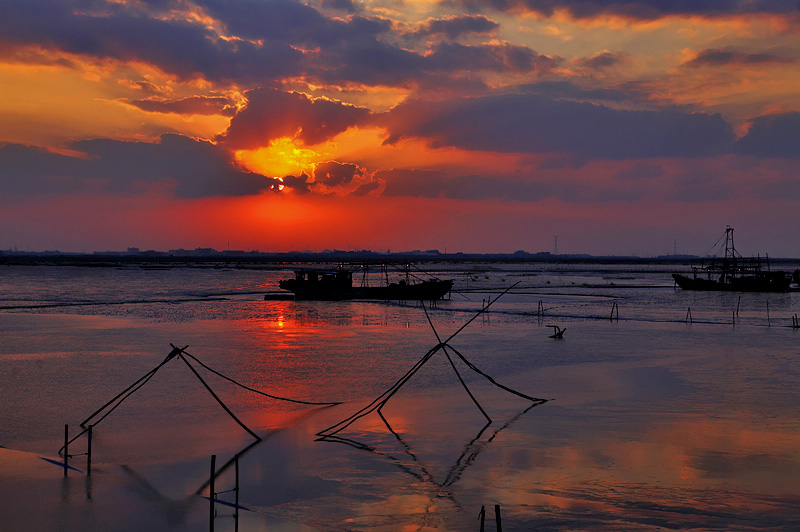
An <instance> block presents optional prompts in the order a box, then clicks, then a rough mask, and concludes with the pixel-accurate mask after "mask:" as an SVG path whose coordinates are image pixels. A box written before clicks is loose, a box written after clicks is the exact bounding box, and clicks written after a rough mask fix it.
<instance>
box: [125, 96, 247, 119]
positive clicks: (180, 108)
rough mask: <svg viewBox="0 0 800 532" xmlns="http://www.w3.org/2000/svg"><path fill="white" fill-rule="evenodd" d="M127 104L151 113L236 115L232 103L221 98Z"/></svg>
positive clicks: (189, 98) (139, 101)
mask: <svg viewBox="0 0 800 532" xmlns="http://www.w3.org/2000/svg"><path fill="white" fill-rule="evenodd" d="M127 103H129V104H131V105H133V106H134V107H138V108H139V109H141V110H142V111H147V112H150V113H175V114H181V115H222V116H233V115H234V114H236V107H235V106H234V105H233V104H232V102H231V101H230V100H229V99H227V98H223V97H221V96H217V97H208V96H190V97H188V98H181V99H180V100H132V101H129V102H127Z"/></svg>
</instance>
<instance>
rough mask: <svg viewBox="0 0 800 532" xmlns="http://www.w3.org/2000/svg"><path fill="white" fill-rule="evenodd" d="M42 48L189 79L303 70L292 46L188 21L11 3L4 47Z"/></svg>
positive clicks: (2, 33)
mask: <svg viewBox="0 0 800 532" xmlns="http://www.w3.org/2000/svg"><path fill="white" fill-rule="evenodd" d="M27 45H32V46H40V47H44V48H47V49H54V50H58V51H62V52H66V53H70V54H78V55H83V56H90V57H94V58H97V59H114V60H118V61H126V62H127V61H143V62H145V63H149V64H152V65H155V66H157V67H158V68H160V69H162V70H163V71H165V72H168V73H170V74H173V75H176V76H178V77H180V78H182V79H192V78H196V77H204V78H206V79H209V80H213V81H237V82H244V83H247V82H250V83H252V82H258V81H265V80H273V79H277V78H280V77H283V76H288V75H297V74H300V73H301V72H303V65H304V64H305V59H304V56H303V54H302V52H300V51H299V50H297V49H295V48H293V47H292V46H291V45H290V44H289V43H286V42H281V41H275V40H270V41H265V42H262V43H254V42H249V41H242V40H236V41H233V40H231V41H228V40H224V39H220V38H219V36H217V35H216V34H214V33H213V32H211V30H209V29H208V28H207V27H205V26H203V25H200V24H197V23H194V22H191V21H189V20H188V19H186V18H180V17H174V18H160V17H153V16H148V14H147V13H142V12H138V11H135V10H133V9H126V8H125V6H123V5H115V4H111V3H102V4H101V3H97V2H86V3H80V2H76V3H75V4H72V3H69V2H56V3H49V4H47V5H46V6H45V5H43V4H41V3H38V2H27V1H25V0H11V2H10V5H9V3H6V4H5V5H4V9H3V17H1V18H0V47H11V46H27Z"/></svg>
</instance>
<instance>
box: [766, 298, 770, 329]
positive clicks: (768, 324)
mask: <svg viewBox="0 0 800 532" xmlns="http://www.w3.org/2000/svg"><path fill="white" fill-rule="evenodd" d="M769 326H770V323H769V301H767V327H769Z"/></svg>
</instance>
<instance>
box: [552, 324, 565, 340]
mask: <svg viewBox="0 0 800 532" xmlns="http://www.w3.org/2000/svg"><path fill="white" fill-rule="evenodd" d="M548 327H552V328H553V334H552V335H550V336H548V338H555V339H556V340H563V339H564V331H566V330H567V328H566V327H564V328H563V329H562V328H561V327H559V326H558V325H548Z"/></svg>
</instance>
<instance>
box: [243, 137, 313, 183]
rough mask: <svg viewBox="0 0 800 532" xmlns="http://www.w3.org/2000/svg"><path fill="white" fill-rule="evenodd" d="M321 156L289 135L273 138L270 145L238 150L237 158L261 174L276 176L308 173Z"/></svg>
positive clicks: (248, 167)
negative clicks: (298, 143)
mask: <svg viewBox="0 0 800 532" xmlns="http://www.w3.org/2000/svg"><path fill="white" fill-rule="evenodd" d="M321 157H322V154H320V153H319V152H317V151H316V150H313V149H310V148H304V147H300V146H298V145H297V144H296V141H295V140H293V139H291V138H288V137H284V138H280V139H276V140H273V141H271V142H270V143H269V146H265V147H263V148H258V149H256V150H238V151H236V160H237V162H238V163H239V164H241V165H242V166H244V167H246V168H247V169H249V170H251V171H253V172H257V173H259V174H263V175H274V176H285V175H300V174H302V173H303V172H306V173H307V172H309V171H310V169H311V168H312V166H313V165H314V164H315V163H317V162H319V160H320V158H321Z"/></svg>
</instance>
